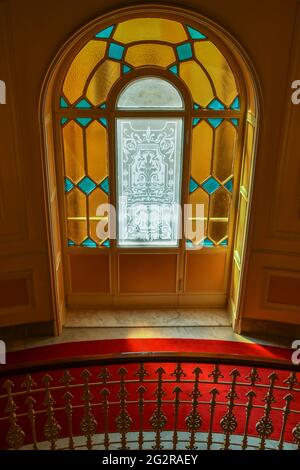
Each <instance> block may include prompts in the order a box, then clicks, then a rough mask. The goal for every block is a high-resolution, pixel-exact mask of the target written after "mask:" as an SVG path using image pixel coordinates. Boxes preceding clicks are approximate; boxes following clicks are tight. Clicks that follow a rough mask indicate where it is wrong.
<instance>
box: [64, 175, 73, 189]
mask: <svg viewBox="0 0 300 470" xmlns="http://www.w3.org/2000/svg"><path fill="white" fill-rule="evenodd" d="M73 188H74V184H73V183H72V181H71V180H69V178H65V192H66V193H68V192H70V191H71V190H72V189H73Z"/></svg>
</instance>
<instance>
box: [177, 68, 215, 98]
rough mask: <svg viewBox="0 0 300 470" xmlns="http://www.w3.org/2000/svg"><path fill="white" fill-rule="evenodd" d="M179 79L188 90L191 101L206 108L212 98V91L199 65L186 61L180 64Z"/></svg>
mask: <svg viewBox="0 0 300 470" xmlns="http://www.w3.org/2000/svg"><path fill="white" fill-rule="evenodd" d="M180 77H181V78H182V79H183V80H184V81H185V83H186V85H187V86H188V88H189V89H190V92H191V95H192V97H193V100H194V101H195V102H196V103H198V104H200V106H203V107H206V106H207V105H208V104H209V103H210V102H211V101H212V100H213V98H214V93H213V89H212V87H211V84H210V82H209V79H208V78H207V76H206V75H205V73H204V72H203V70H202V68H201V67H200V65H199V64H197V63H196V62H195V61H193V60H188V61H187V62H183V63H181V64H180Z"/></svg>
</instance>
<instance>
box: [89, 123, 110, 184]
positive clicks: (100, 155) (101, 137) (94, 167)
mask: <svg viewBox="0 0 300 470" xmlns="http://www.w3.org/2000/svg"><path fill="white" fill-rule="evenodd" d="M86 148H87V167H88V170H87V171H88V176H89V177H90V178H92V180H93V181H95V183H98V184H99V183H100V182H101V181H103V180H104V178H105V177H106V176H107V174H108V168H107V167H108V164H107V131H106V129H105V128H104V127H103V126H102V125H101V124H100V123H99V122H98V121H93V122H92V124H90V125H89V126H88V127H87V129H86Z"/></svg>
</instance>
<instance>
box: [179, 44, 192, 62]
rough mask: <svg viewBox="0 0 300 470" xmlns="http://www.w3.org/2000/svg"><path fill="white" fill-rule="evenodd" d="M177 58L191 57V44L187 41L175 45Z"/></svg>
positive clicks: (185, 58)
mask: <svg viewBox="0 0 300 470" xmlns="http://www.w3.org/2000/svg"><path fill="white" fill-rule="evenodd" d="M176 50H177V55H178V58H179V60H188V59H191V58H192V57H193V51H192V46H191V44H190V43H189V42H185V43H184V44H180V45H179V46H177V47H176Z"/></svg>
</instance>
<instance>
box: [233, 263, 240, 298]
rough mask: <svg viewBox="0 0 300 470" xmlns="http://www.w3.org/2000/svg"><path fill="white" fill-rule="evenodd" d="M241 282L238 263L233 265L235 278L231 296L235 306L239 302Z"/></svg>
mask: <svg viewBox="0 0 300 470" xmlns="http://www.w3.org/2000/svg"><path fill="white" fill-rule="evenodd" d="M239 280H240V271H239V270H238V267H237V265H236V263H233V276H232V289H231V296H232V300H233V302H234V304H236V302H237V297H238V288H239Z"/></svg>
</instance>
